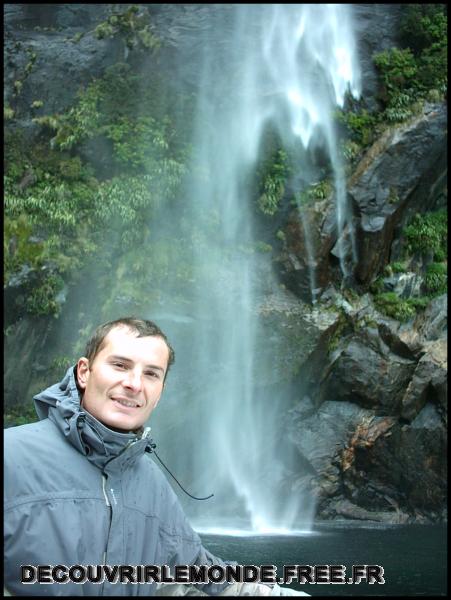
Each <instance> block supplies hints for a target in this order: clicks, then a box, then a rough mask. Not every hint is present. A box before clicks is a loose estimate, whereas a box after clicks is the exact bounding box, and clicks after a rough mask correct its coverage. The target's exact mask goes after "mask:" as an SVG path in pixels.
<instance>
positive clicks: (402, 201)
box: [275, 104, 447, 301]
mask: <svg viewBox="0 0 451 600" xmlns="http://www.w3.org/2000/svg"><path fill="white" fill-rule="evenodd" d="M446 127H447V110H446V106H445V105H444V104H443V105H430V104H428V105H426V106H425V108H424V111H423V112H422V114H421V115H419V116H417V117H415V118H413V119H411V120H410V121H409V122H408V123H405V124H403V125H399V126H397V127H394V128H390V129H389V130H387V131H386V132H385V133H383V134H382V135H381V137H380V138H379V139H378V140H377V141H375V142H374V144H373V145H372V146H371V147H370V148H369V149H368V151H367V152H366V154H365V155H364V156H363V158H362V159H361V161H360V163H359V164H358V165H357V167H356V169H355V170H354V172H353V173H352V175H351V176H350V178H349V181H348V193H349V199H350V201H351V202H352V204H353V213H354V217H353V219H352V228H353V230H354V233H353V235H354V238H355V240H354V244H355V247H356V248H357V260H356V261H354V264H353V266H352V274H353V277H354V278H355V280H356V283H357V284H358V285H359V286H360V288H361V289H362V290H365V289H368V285H369V284H370V283H371V281H373V280H374V278H375V277H376V276H377V275H378V274H379V273H380V272H381V270H382V269H383V267H384V266H385V265H386V264H387V263H388V262H389V260H390V259H391V258H392V256H393V254H394V249H395V248H394V244H395V242H396V240H397V238H398V237H399V234H400V230H401V229H402V227H403V225H404V224H405V223H406V221H407V220H408V219H409V218H410V217H411V216H412V215H413V214H414V213H415V212H417V211H418V212H425V211H427V210H432V209H433V208H435V205H436V202H437V197H438V196H440V194H442V193H443V190H445V189H446V173H447V154H446V138H447V128H446ZM334 203H335V199H334V197H333V195H330V197H329V198H327V199H325V200H321V201H319V202H315V203H312V204H310V205H307V206H302V207H301V208H300V210H299V211H298V210H296V211H292V212H291V213H290V215H289V216H288V218H287V221H286V224H285V226H284V227H282V230H283V232H284V239H283V242H282V244H281V250H280V252H279V253H278V255H277V257H276V259H275V264H276V268H277V269H278V271H279V273H280V277H281V279H282V281H283V282H284V283H285V284H286V285H287V286H288V287H289V288H290V289H292V290H293V291H294V292H295V293H296V294H298V295H300V296H301V297H302V298H304V299H305V300H307V301H311V300H312V281H314V282H315V287H316V289H315V295H316V296H318V295H320V293H321V292H322V291H323V290H324V289H325V288H326V287H327V285H328V284H329V282H331V281H335V282H336V283H337V284H338V283H339V281H340V280H341V279H342V277H343V274H342V272H341V269H340V267H339V263H338V258H337V256H336V251H335V248H336V247H337V245H338V244H340V243H341V244H342V246H343V248H347V249H348V259H347V260H348V261H350V255H351V246H352V241H351V233H350V230H349V226H348V227H346V228H344V230H343V234H342V236H343V237H342V240H341V241H340V240H337V227H336V224H335V205H334ZM405 277H406V276H404V278H405ZM411 278H413V279H412V281H411V282H410V285H411V286H417V287H419V286H420V282H419V281H418V280H415V275H414V274H411ZM398 279H399V277H398V278H397V281H396V282H392V286H393V287H394V286H396V285H398V286H399V283H398ZM406 285H407V284H405V286H406ZM405 286H404V287H405Z"/></svg>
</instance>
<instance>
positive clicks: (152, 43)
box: [76, 5, 161, 50]
mask: <svg viewBox="0 0 451 600" xmlns="http://www.w3.org/2000/svg"><path fill="white" fill-rule="evenodd" d="M94 35H95V36H96V38H97V39H99V40H101V39H104V38H112V37H114V36H115V35H122V36H123V37H124V38H125V43H126V45H127V47H128V48H129V49H133V48H135V47H137V46H142V47H144V48H146V49H149V50H156V49H158V48H160V46H161V40H160V39H159V38H158V37H157V35H156V34H155V32H154V31H153V26H152V25H151V23H150V21H149V14H148V12H147V10H145V11H144V10H142V8H141V10H140V7H139V6H136V5H131V6H130V7H129V8H128V9H127V10H125V11H124V12H122V13H113V14H112V15H110V16H109V17H108V19H107V20H106V21H103V22H102V23H99V25H97V27H96V28H95V30H94ZM76 41H78V40H76Z"/></svg>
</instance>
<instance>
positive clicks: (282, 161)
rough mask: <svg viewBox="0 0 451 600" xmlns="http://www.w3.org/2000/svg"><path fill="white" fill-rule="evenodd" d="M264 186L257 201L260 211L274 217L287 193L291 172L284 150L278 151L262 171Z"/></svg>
mask: <svg viewBox="0 0 451 600" xmlns="http://www.w3.org/2000/svg"><path fill="white" fill-rule="evenodd" d="M262 171H263V173H264V176H263V184H262V190H261V193H260V196H259V198H258V200H257V205H258V207H259V209H260V210H261V211H262V213H264V214H265V215H269V216H272V215H274V214H275V213H276V212H277V210H278V208H279V204H280V201H281V200H282V198H283V195H284V193H285V183H286V179H287V176H288V174H289V172H290V167H289V165H288V156H287V154H286V152H284V151H283V150H280V149H279V150H278V151H277V152H276V153H275V155H274V156H273V157H272V159H270V160H269V161H267V162H266V163H265V165H264V166H263V169H262Z"/></svg>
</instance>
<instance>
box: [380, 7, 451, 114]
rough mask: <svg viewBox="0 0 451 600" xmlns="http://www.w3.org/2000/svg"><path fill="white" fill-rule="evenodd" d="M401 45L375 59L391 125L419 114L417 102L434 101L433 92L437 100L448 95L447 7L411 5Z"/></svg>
mask: <svg viewBox="0 0 451 600" xmlns="http://www.w3.org/2000/svg"><path fill="white" fill-rule="evenodd" d="M401 42H402V45H403V46H404V47H402V48H391V49H387V50H384V51H383V52H380V53H378V54H376V55H375V56H374V57H373V58H374V63H375V65H376V67H377V68H378V70H379V74H380V78H381V83H382V86H383V96H382V100H383V101H384V103H385V113H384V118H385V119H386V120H387V121H389V122H397V121H403V120H405V119H407V118H409V117H410V116H412V115H413V114H415V111H417V112H418V110H419V108H420V106H421V105H418V101H419V100H424V99H431V97H432V96H431V92H434V97H435V99H436V100H437V99H440V100H442V99H443V94H445V93H446V89H447V84H448V79H447V71H448V59H447V49H448V33H447V12H446V5H444V4H436V5H425V4H417V5H415V4H413V5H408V8H407V11H406V15H405V18H404V20H403V23H402V25H401ZM415 105H416V107H415Z"/></svg>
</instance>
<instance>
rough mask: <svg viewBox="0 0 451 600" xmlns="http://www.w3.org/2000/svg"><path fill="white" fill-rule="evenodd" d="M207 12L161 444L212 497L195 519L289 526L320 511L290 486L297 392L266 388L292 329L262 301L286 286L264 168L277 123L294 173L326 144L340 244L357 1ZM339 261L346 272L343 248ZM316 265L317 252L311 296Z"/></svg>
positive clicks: (355, 89) (298, 175) (178, 468)
mask: <svg viewBox="0 0 451 600" xmlns="http://www.w3.org/2000/svg"><path fill="white" fill-rule="evenodd" d="M210 10H211V18H212V21H211V27H210V29H208V31H207V32H206V33H205V34H204V35H202V36H200V38H199V41H198V44H199V47H200V52H201V54H200V56H199V60H201V68H200V76H199V81H198V82H196V85H197V110H196V116H195V122H194V126H193V130H194V134H193V140H192V147H193V149H194V151H193V158H192V164H191V165H190V176H189V177H188V181H187V182H186V186H185V189H184V211H183V215H182V217H181V218H183V219H184V222H185V223H187V224H188V225H187V227H188V229H189V228H192V245H191V247H190V248H187V249H186V251H187V253H190V256H191V259H190V260H191V261H192V264H193V273H194V275H193V284H192V289H191V292H190V297H189V306H188V304H187V313H189V314H186V315H185V317H183V318H182V317H180V319H181V320H183V321H184V325H183V327H184V332H185V334H184V335H185V345H184V348H185V352H186V351H187V352H188V356H186V354H185V356H182V358H181V359H180V360H181V362H183V363H184V366H183V373H182V374H181V375H179V376H178V378H176V379H175V381H174V382H173V383H172V384H171V386H169V388H168V392H167V393H168V394H169V396H170V399H169V400H168V402H167V409H166V412H164V410H165V409H164V407H163V408H162V409H161V410H162V411H163V414H162V415H160V416H159V417H158V419H160V421H157V422H158V423H160V422H161V424H162V425H161V429H162V430H165V431H166V432H167V433H166V434H165V436H166V437H165V439H164V440H163V441H162V444H161V445H162V447H163V448H164V447H165V446H166V447H168V446H173V451H172V454H171V466H172V468H173V470H174V471H175V472H176V473H177V474H178V477H179V478H181V479H182V480H184V481H185V482H186V481H189V482H190V483H191V487H192V488H193V487H194V489H192V491H193V492H194V493H196V494H198V495H202V494H204V495H206V494H207V493H208V494H209V493H210V492H212V491H213V492H214V494H215V497H214V499H213V500H211V501H208V502H205V503H198V504H197V505H195V506H193V505H192V504H191V505H189V506H187V511H188V512H189V513H191V516H192V520H193V522H194V524H195V525H197V526H198V527H199V528H205V526H206V525H210V526H215V527H219V526H221V525H223V526H227V527H228V528H235V529H237V528H241V529H243V528H244V529H248V530H252V531H254V532H259V531H266V532H267V531H288V530H290V529H292V528H293V527H295V526H297V525H298V524H299V523H300V522H302V523H304V524H305V523H307V522H309V521H310V520H311V517H312V514H313V510H314V506H313V501H312V499H310V498H308V497H302V495H301V496H300V495H299V494H295V493H292V491H291V489H290V485H289V476H290V473H291V471H290V469H291V468H292V467H293V465H295V464H296V457H294V456H291V457H290V456H289V452H290V450H289V449H288V448H287V445H286V444H284V443H283V435H282V433H281V431H280V427H278V426H279V425H280V416H281V414H283V412H284V411H286V409H287V407H288V406H289V404H290V402H291V403H293V400H296V399H297V398H296V399H293V398H290V397H288V395H287V393H286V392H284V391H283V390H282V386H278V385H277V381H276V383H275V385H272V386H266V389H267V390H270V391H265V383H267V382H268V381H271V375H272V372H273V371H274V364H273V363H274V356H272V347H273V340H274V339H275V337H277V336H280V335H282V333H281V332H279V331H268V329H265V328H264V327H263V326H262V323H261V318H260V315H259V310H258V306H259V302H260V301H261V299H262V298H263V297H264V296H265V294H267V293H268V292H271V290H273V289H274V288H276V287H277V285H278V283H277V282H276V280H275V276H274V275H272V274H271V275H268V277H266V278H264V280H263V281H262V278H260V277H259V274H260V273H261V272H262V270H261V263H262V261H263V262H264V261H269V260H270V259H269V256H268V255H265V254H262V253H259V252H258V249H257V247H256V244H257V242H258V239H257V237H256V232H255V226H254V221H255V212H256V208H255V177H256V175H255V171H256V168H257V165H258V161H259V159H260V158H261V156H262V153H263V152H264V148H263V139H264V135H265V132H267V131H268V128H270V129H271V130H272V131H276V132H277V134H278V136H279V138H280V140H281V143H282V144H283V147H284V148H286V149H288V150H289V151H290V153H291V156H295V157H297V158H296V160H295V162H294V172H293V174H292V178H293V180H294V181H295V180H296V179H302V180H304V181H311V179H312V175H311V174H309V173H308V172H306V171H307V169H308V168H309V167H308V166H306V163H303V157H305V152H306V151H307V150H308V149H309V148H310V147H311V146H312V145H313V146H314V145H315V144H316V145H318V144H319V145H321V144H322V145H323V146H324V147H325V149H326V151H327V152H328V154H329V157H330V160H331V164H332V166H333V171H334V179H335V201H336V215H337V229H338V238H339V239H341V237H342V234H343V231H344V228H345V226H346V224H348V226H350V224H349V219H348V209H347V206H346V190H345V184H344V176H343V166H342V165H341V164H340V161H339V158H338V152H337V148H336V139H335V134H334V128H333V120H332V112H333V110H334V108H335V107H336V106H337V105H338V106H342V105H343V102H344V98H345V93H346V92H347V91H348V90H350V92H351V93H352V94H353V95H354V96H357V95H358V94H359V81H358V68H357V65H356V52H355V48H354V45H353V44H354V42H353V33H352V20H351V14H350V10H351V9H350V8H349V7H347V6H345V5H313V4H307V5H291V4H290V5H288V4H279V5H246V4H245V5H212V6H211V8H210ZM304 227H305V224H304ZM351 234H352V232H351ZM340 243H341V242H340ZM310 252H312V251H311V250H310ZM340 261H341V264H342V268H343V271H345V259H344V253H341V254H340ZM314 263H315V259H314V256H310V257H309V260H308V264H309V265H311V267H310V268H311V274H310V281H311V286H312V295H313V298H314V297H315V294H314V288H315V273H314ZM187 302H188V300H187ZM178 335H179V334H177V336H178ZM174 343H175V344H176V348H177V339H175V341H174ZM278 387H280V390H279V389H278ZM163 404H164V403H163ZM174 415H177V416H176V417H175V416H174ZM152 420H154V417H152ZM156 430H157V429H155V431H156Z"/></svg>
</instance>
